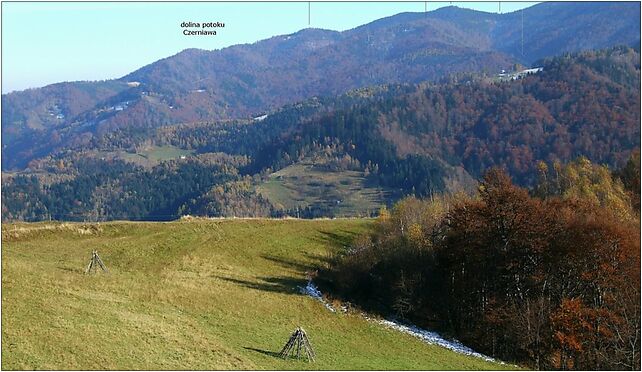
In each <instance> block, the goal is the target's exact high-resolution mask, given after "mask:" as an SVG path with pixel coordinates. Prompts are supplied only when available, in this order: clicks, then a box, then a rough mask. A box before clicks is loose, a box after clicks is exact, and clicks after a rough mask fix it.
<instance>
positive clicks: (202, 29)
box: [181, 22, 225, 36]
mask: <svg viewBox="0 0 642 372" xmlns="http://www.w3.org/2000/svg"><path fill="white" fill-rule="evenodd" d="M222 27H225V23H224V22H203V23H200V22H183V23H181V28H183V35H186V36H194V35H197V36H199V35H204V36H208V35H211V36H216V30H206V29H208V28H212V29H213V28H222ZM194 28H198V29H199V30H190V29H194Z"/></svg>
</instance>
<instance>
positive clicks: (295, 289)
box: [216, 276, 306, 294]
mask: <svg viewBox="0 0 642 372" xmlns="http://www.w3.org/2000/svg"><path fill="white" fill-rule="evenodd" d="M216 278H218V279H221V280H225V281H226V282H231V283H235V284H238V285H240V286H243V287H245V288H251V289H256V290H259V291H266V292H276V293H286V294H301V292H300V290H299V287H305V284H306V282H305V280H303V279H297V278H291V277H283V276H281V277H259V278H257V281H249V280H242V279H234V278H226V277H223V276H216Z"/></svg>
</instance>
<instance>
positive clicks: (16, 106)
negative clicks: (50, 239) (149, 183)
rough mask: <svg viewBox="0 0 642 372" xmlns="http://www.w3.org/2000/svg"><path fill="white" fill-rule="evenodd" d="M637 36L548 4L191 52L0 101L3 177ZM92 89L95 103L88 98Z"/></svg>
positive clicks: (616, 23) (613, 17)
mask: <svg viewBox="0 0 642 372" xmlns="http://www.w3.org/2000/svg"><path fill="white" fill-rule="evenodd" d="M522 16H523V19H524V22H523V24H522ZM597 24H599V27H596V25H597ZM639 29H640V18H639V4H635V3H543V4H539V5H536V6H533V7H531V8H528V9H525V10H523V11H520V12H515V13H509V14H494V13H485V12H478V11H472V10H467V9H460V8H456V7H447V8H442V9H438V10H436V11H433V12H428V13H402V14H399V15H396V16H392V17H388V18H384V19H381V20H378V21H375V22H372V23H370V24H367V25H364V26H361V27H357V28H355V29H353V30H348V31H344V32H341V33H339V32H334V31H326V30H318V29H306V30H302V31H300V32H297V33H295V34H292V35H284V36H276V37H273V38H271V39H268V40H264V41H260V42H257V43H254V44H250V45H237V46H233V47H229V48H225V49H222V50H215V51H205V50H197V49H189V50H185V51H183V52H180V53H178V54H176V55H174V56H171V57H168V58H165V59H163V60H160V61H157V62H155V63H153V64H150V65H148V66H145V67H143V68H141V69H139V70H137V71H134V72H132V73H131V74H128V75H127V76H124V77H123V78H121V79H118V80H114V81H110V82H100V83H65V84H63V85H60V87H62V88H64V90H65V92H61V91H60V89H58V88H52V87H46V88H41V89H34V90H28V91H24V92H14V93H10V94H6V95H3V96H2V101H3V108H4V109H3V112H2V122H3V126H2V134H3V136H5V135H8V136H7V137H6V138H8V139H10V141H6V142H5V143H3V148H2V151H3V163H2V168H3V170H7V169H21V168H24V167H26V166H27V164H28V162H29V161H30V160H32V159H34V158H38V157H41V156H43V155H46V154H48V153H50V152H52V151H55V150H56V149H57V148H58V147H60V146H61V145H63V144H69V143H86V142H87V141H89V140H91V138H92V137H94V136H97V135H102V134H104V133H109V132H113V131H114V130H117V129H122V128H125V127H135V128H141V127H142V128H147V127H158V126H161V125H167V124H176V123H186V122H196V121H212V120H220V119H240V118H248V117H252V116H258V115H261V114H263V113H265V112H268V111H272V110H275V109H277V108H279V107H281V106H283V105H285V104H290V103H293V102H296V101H300V100H303V99H307V98H310V97H312V96H321V95H330V96H332V95H337V94H342V93H344V92H346V91H348V90H350V89H354V88H359V87H365V86H370V85H376V84H384V83H417V82H420V81H426V80H437V79H440V78H442V77H444V76H447V75H451V74H454V73H460V72H486V73H490V74H492V73H496V72H498V71H500V70H501V69H508V68H509V67H511V66H512V65H514V64H515V63H517V62H520V63H524V64H532V63H533V62H534V61H535V60H536V59H539V58H541V57H545V56H551V55H556V54H559V53H560V52H564V51H577V50H584V49H591V48H603V47H609V46H613V45H617V44H624V45H637V44H639V40H640V39H639ZM522 31H524V32H523V34H524V37H525V38H524V49H523V50H522V48H521V45H522V44H521V40H522V39H521V35H522ZM87 85H89V86H90V88H88V89H90V90H93V91H100V94H93V95H92V94H90V95H87V94H85V93H84V92H83V91H84V90H86V89H85V87H86V86H87ZM106 85H111V86H114V87H117V88H114V87H110V88H109V89H103V88H102V87H104V86H106ZM34 97H39V98H37V99H35V100H34ZM59 115H62V116H59Z"/></svg>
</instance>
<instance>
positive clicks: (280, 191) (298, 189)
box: [257, 160, 390, 217]
mask: <svg viewBox="0 0 642 372" xmlns="http://www.w3.org/2000/svg"><path fill="white" fill-rule="evenodd" d="M257 191H258V192H259V193H260V194H262V195H263V196H264V197H266V198H267V199H269V200H270V201H271V202H272V203H274V204H275V205H277V206H280V207H284V208H286V209H294V208H296V207H297V206H298V207H299V208H305V207H307V206H310V205H314V204H321V205H326V206H328V207H329V208H330V209H331V210H332V211H333V212H334V213H335V214H336V215H337V216H343V217H345V216H351V217H354V216H368V215H370V213H372V212H376V211H378V210H379V209H380V208H381V207H382V206H383V205H385V204H386V203H385V200H386V198H387V197H389V196H390V191H389V190H384V189H382V188H380V187H373V186H371V185H368V184H367V182H366V178H365V176H364V174H363V172H358V171H340V172H333V171H327V170H323V169H319V168H318V167H317V168H315V167H314V164H313V163H312V162H311V161H309V160H306V161H303V162H301V163H298V164H293V165H290V166H288V167H285V168H283V169H280V170H279V171H277V172H274V173H272V174H271V175H270V178H269V180H268V181H267V182H264V183H262V184H261V185H259V186H258V187H257Z"/></svg>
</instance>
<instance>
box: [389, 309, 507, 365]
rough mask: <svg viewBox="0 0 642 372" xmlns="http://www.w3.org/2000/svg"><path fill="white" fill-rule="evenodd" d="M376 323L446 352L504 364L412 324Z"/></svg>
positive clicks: (390, 321)
mask: <svg viewBox="0 0 642 372" xmlns="http://www.w3.org/2000/svg"><path fill="white" fill-rule="evenodd" d="M376 322H377V323H379V324H383V325H384V326H386V327H388V328H392V329H396V330H397V331H400V332H403V333H407V334H409V335H411V336H414V337H417V338H419V339H421V340H422V341H424V342H426V343H428V344H431V345H439V346H441V347H445V348H446V349H448V350H452V351H454V352H456V353H459V354H465V355H470V356H473V357H477V358H481V359H484V360H485V361H488V362H495V363H500V364H504V363H503V362H500V361H498V360H495V359H493V358H491V357H489V356H486V355H484V354H480V353H478V352H476V351H475V350H473V349H471V348H469V347H468V346H465V345H463V344H462V343H461V342H459V341H457V340H446V339H445V338H443V337H441V335H439V334H438V333H437V332H431V331H427V330H425V329H421V328H419V327H417V326H414V325H412V324H402V323H399V322H396V321H392V320H386V319H383V320H382V319H379V320H376Z"/></svg>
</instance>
